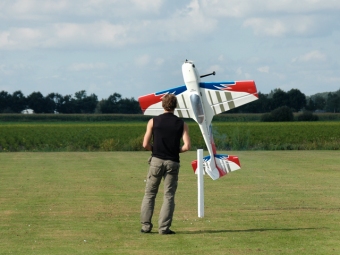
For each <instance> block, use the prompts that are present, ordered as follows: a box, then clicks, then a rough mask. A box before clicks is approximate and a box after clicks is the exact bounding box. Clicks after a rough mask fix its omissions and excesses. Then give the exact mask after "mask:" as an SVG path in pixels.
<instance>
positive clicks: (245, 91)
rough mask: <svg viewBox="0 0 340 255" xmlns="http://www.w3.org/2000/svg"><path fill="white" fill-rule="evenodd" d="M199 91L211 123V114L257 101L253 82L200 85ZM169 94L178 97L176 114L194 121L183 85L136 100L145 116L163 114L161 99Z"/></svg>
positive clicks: (188, 98) (186, 91) (203, 83)
mask: <svg viewBox="0 0 340 255" xmlns="http://www.w3.org/2000/svg"><path fill="white" fill-rule="evenodd" d="M200 90H201V94H202V99H203V100H204V101H205V102H204V106H205V114H206V117H207V118H208V119H210V121H211V119H212V117H213V116H214V115H217V114H220V113H222V112H225V111H229V110H231V109H233V108H236V107H239V106H241V105H244V104H247V103H249V102H252V101H254V100H256V99H258V95H257V90H256V85H255V82H254V81H222V82H200ZM168 93H172V94H174V95H176V97H177V102H178V106H177V108H176V110H175V112H174V114H175V115H177V116H178V117H181V118H193V119H195V115H194V113H193V110H192V109H190V108H189V107H190V97H189V96H190V95H189V92H188V90H187V88H186V86H185V85H183V86H179V87H176V88H172V89H167V90H162V91H159V92H156V93H153V94H148V95H145V96H141V97H139V98H138V101H139V104H140V107H141V109H142V111H143V113H144V115H152V116H157V115H160V114H162V113H163V112H164V109H163V107H162V97H163V96H164V95H165V94H168ZM206 102H207V104H206Z"/></svg>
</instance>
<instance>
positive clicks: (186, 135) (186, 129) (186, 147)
mask: <svg viewBox="0 0 340 255" xmlns="http://www.w3.org/2000/svg"><path fill="white" fill-rule="evenodd" d="M182 139H183V143H184V144H183V146H182V147H181V148H180V149H179V152H186V151H188V150H190V148H191V142H190V136H189V127H188V125H187V124H186V123H184V127H183V136H182Z"/></svg>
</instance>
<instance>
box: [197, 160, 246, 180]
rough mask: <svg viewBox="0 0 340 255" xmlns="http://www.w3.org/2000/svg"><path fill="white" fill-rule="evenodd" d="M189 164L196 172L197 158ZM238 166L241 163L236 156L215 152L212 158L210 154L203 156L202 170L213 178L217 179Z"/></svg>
mask: <svg viewBox="0 0 340 255" xmlns="http://www.w3.org/2000/svg"><path fill="white" fill-rule="evenodd" d="M191 166H192V168H193V170H194V172H195V173H196V170H197V160H194V161H192V162H191ZM240 168H241V164H240V161H239V159H238V157H237V156H231V155H223V154H215V155H214V158H213V160H211V157H210V156H206V157H204V158H203V170H204V172H205V173H206V174H208V175H209V176H210V177H211V178H212V179H213V180H217V179H218V178H221V177H222V176H224V175H226V174H228V173H230V172H233V171H236V170H238V169H240Z"/></svg>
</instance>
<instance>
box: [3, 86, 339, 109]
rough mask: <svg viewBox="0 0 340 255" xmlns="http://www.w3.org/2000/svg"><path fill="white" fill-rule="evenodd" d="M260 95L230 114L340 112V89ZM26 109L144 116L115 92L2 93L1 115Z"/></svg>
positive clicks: (132, 102) (291, 91) (131, 102)
mask: <svg viewBox="0 0 340 255" xmlns="http://www.w3.org/2000/svg"><path fill="white" fill-rule="evenodd" d="M258 95H259V99H258V100H256V101H254V102H252V103H250V104H246V105H243V106H241V107H238V108H235V109H233V110H231V111H229V113H267V112H271V111H273V110H275V109H277V108H279V107H282V106H286V107H289V108H290V109H291V110H292V111H293V112H298V111H301V110H304V111H311V112H314V111H322V112H340V89H339V90H338V91H336V92H325V93H318V94H315V95H313V96H310V97H307V96H306V95H305V94H303V93H302V92H301V91H300V90H298V89H291V90H289V91H287V92H285V91H283V90H281V89H275V90H272V91H271V92H270V93H269V94H263V93H261V92H259V93H258ZM25 109H32V110H34V113H65V114H70V113H87V114H89V113H122V114H138V113H142V112H141V109H140V107H139V103H138V101H137V100H135V99H134V98H123V97H122V95H121V94H119V93H113V94H112V95H110V96H109V97H108V98H107V99H102V100H100V101H99V100H98V97H97V96H96V95H95V94H90V95H87V93H86V91H85V90H81V91H78V92H76V93H75V94H74V96H72V95H65V96H63V95H61V94H59V93H50V94H48V95H47V96H43V95H42V94H41V93H40V92H33V93H31V94H30V95H28V96H27V97H26V96H25V95H24V94H23V93H22V92H21V91H20V90H19V91H15V92H13V93H12V94H10V93H8V92H6V91H1V92H0V113H20V112H22V111H23V110H25Z"/></svg>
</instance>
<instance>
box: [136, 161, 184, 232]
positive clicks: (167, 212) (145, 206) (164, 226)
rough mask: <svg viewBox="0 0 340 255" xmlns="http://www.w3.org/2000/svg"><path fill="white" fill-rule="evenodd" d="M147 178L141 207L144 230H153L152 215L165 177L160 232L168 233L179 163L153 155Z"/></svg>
mask: <svg viewBox="0 0 340 255" xmlns="http://www.w3.org/2000/svg"><path fill="white" fill-rule="evenodd" d="M149 164H150V167H149V172H148V175H147V179H146V187H145V194H144V198H143V202H142V207H141V223H142V229H143V230H144V231H151V229H152V227H153V224H152V223H151V220H152V215H153V211H154V207H155V199H156V196H157V193H158V188H159V185H160V183H161V181H162V178H163V179H164V198H163V204H162V208H161V211H160V214H159V220H158V232H159V233H160V234H162V233H167V232H168V231H169V228H170V226H171V223H172V217H173V214H174V210H175V193H176V190H177V185H178V173H179V163H178V162H174V161H171V160H162V159H159V158H155V157H152V158H151V160H150V161H149Z"/></svg>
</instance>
